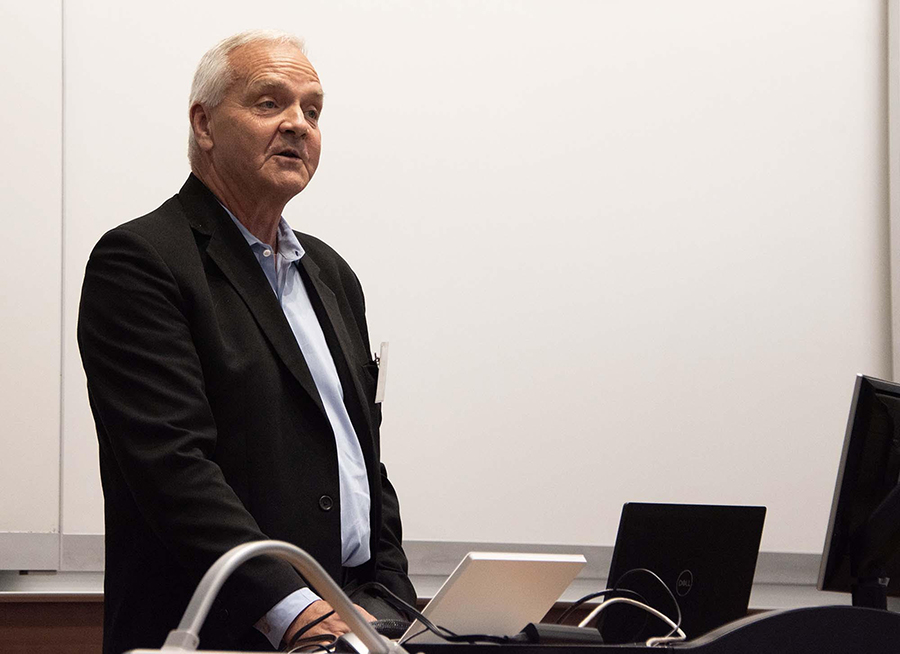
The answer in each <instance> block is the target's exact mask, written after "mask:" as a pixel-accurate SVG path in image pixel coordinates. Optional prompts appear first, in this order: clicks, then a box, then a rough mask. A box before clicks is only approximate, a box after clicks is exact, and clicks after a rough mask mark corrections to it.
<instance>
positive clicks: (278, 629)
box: [253, 588, 322, 650]
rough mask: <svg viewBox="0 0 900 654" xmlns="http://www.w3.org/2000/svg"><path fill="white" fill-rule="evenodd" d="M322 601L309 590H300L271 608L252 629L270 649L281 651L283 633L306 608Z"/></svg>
mask: <svg viewBox="0 0 900 654" xmlns="http://www.w3.org/2000/svg"><path fill="white" fill-rule="evenodd" d="M320 599H322V598H321V597H319V596H318V595H316V594H315V593H314V592H312V591H311V590H310V589H309V588H301V589H299V590H295V591H294V592H293V593H291V594H290V595H288V596H287V597H285V598H284V599H283V600H281V601H280V602H278V604H276V605H275V606H273V607H272V608H271V609H270V610H269V612H268V613H266V614H265V615H264V616H263V617H261V618H260V619H259V620H258V621H257V622H256V624H255V625H253V626H254V627H256V628H257V629H258V630H259V631H260V632H261V633H262V635H263V636H265V637H266V638H267V639H268V640H269V642H270V643H272V647H274V648H275V649H276V650H280V649H281V639H282V638H284V632H286V631H287V629H288V627H290V626H291V623H292V622H293V621H294V618H296V617H297V616H298V615H300V613H301V612H302V611H304V610H305V609H306V607H307V606H309V605H310V604H312V603H313V602H316V601H318V600H320Z"/></svg>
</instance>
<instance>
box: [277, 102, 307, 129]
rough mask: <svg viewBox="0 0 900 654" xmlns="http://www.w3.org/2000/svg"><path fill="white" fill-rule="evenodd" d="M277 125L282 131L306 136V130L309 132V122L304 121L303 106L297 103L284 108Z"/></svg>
mask: <svg viewBox="0 0 900 654" xmlns="http://www.w3.org/2000/svg"><path fill="white" fill-rule="evenodd" d="M279 127H280V129H281V131H282V133H285V134H288V133H291V134H297V135H298V136H306V134H307V132H309V123H307V122H306V114H305V113H304V112H303V108H302V107H300V106H298V105H292V106H290V107H288V108H287V109H285V111H284V114H283V115H282V120H281V125H280V126H279Z"/></svg>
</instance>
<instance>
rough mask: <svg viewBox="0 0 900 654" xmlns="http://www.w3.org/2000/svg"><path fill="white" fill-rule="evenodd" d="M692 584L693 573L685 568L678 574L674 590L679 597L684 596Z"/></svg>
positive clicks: (689, 590)
mask: <svg viewBox="0 0 900 654" xmlns="http://www.w3.org/2000/svg"><path fill="white" fill-rule="evenodd" d="M693 586H694V575H692V574H691V571H690V570H685V571H683V572H682V573H681V574H680V575H678V580H677V581H676V582H675V592H676V593H678V594H679V595H680V596H681V597H684V596H685V595H687V594H688V593H690V592H691V588H692V587H693Z"/></svg>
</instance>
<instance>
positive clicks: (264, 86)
mask: <svg viewBox="0 0 900 654" xmlns="http://www.w3.org/2000/svg"><path fill="white" fill-rule="evenodd" d="M286 88H288V85H287V84H286V83H285V82H283V81H281V80H278V79H260V80H257V81H255V82H252V83H251V84H250V86H249V87H247V91H248V93H251V94H259V93H263V92H265V91H275V90H280V89H286ZM310 95H312V97H313V100H315V101H318V102H322V101H323V100H324V99H325V92H324V91H322V90H321V89H319V90H318V91H315V92H313V93H311V94H310Z"/></svg>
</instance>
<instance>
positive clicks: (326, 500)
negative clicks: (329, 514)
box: [319, 495, 334, 511]
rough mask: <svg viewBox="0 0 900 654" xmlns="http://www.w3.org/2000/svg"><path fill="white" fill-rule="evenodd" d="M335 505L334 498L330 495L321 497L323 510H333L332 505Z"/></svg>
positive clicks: (320, 504)
mask: <svg viewBox="0 0 900 654" xmlns="http://www.w3.org/2000/svg"><path fill="white" fill-rule="evenodd" d="M333 506H334V500H333V499H331V496H330V495H323V496H322V497H320V498H319V508H320V509H322V510H323V511H331V507H333Z"/></svg>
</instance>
